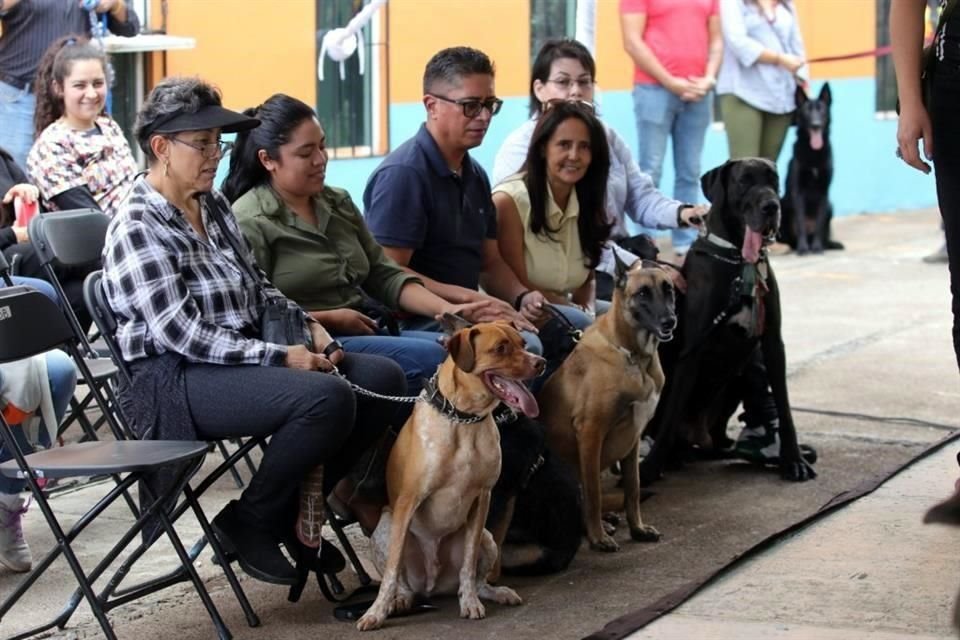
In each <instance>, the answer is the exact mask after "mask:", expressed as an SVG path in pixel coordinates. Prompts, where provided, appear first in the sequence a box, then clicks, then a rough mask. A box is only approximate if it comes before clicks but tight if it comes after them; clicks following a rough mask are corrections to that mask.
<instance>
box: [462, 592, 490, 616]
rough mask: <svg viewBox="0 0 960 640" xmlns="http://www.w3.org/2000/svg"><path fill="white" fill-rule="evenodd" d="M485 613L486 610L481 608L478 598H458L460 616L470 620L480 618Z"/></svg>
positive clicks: (481, 604)
mask: <svg viewBox="0 0 960 640" xmlns="http://www.w3.org/2000/svg"><path fill="white" fill-rule="evenodd" d="M486 615H487V610H486V609H484V608H483V603H482V602H480V598H478V597H477V596H473V597H472V598H460V617H461V618H469V619H470V620H480V619H482V618H483V617H484V616H486Z"/></svg>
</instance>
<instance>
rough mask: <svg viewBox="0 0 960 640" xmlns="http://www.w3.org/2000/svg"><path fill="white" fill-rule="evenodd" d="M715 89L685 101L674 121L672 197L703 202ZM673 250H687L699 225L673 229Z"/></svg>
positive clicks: (682, 251) (695, 237) (679, 251)
mask: <svg viewBox="0 0 960 640" xmlns="http://www.w3.org/2000/svg"><path fill="white" fill-rule="evenodd" d="M712 101H713V93H708V94H707V95H706V96H704V98H703V99H702V100H699V101H697V102H684V103H682V105H681V108H680V111H679V113H678V114H677V118H676V120H674V122H673V167H674V174H675V178H674V186H673V197H674V198H676V199H677V200H679V201H681V202H689V203H690V204H696V203H697V202H700V158H701V156H702V155H703V143H704V140H705V139H706V137H707V127H708V126H709V125H710V111H711V109H710V104H711V102H712ZM670 233H671V235H672V237H673V250H674V251H676V252H677V253H686V252H687V250H688V249H689V248H690V245H691V244H693V241H694V240H696V239H697V230H696V229H674V230H673V231H671V232H670Z"/></svg>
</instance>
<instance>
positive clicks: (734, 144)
mask: <svg viewBox="0 0 960 640" xmlns="http://www.w3.org/2000/svg"><path fill="white" fill-rule="evenodd" d="M720 112H721V114H722V115H723V127H724V129H725V130H726V132H727V148H728V149H729V151H730V159H731V160H737V159H739V158H753V157H756V156H757V155H758V154H759V153H760V138H761V128H762V126H763V116H762V114H761V112H760V111H758V110H757V109H754V108H753V107H751V106H750V105H748V104H747V103H746V102H744V101H743V100H741V99H740V98H738V97H737V96H735V95H733V94H732V93H728V94H724V95H722V96H720Z"/></svg>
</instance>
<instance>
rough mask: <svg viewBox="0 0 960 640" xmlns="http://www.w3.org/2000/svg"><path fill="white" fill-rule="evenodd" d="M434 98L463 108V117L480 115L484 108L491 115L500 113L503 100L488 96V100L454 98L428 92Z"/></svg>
mask: <svg viewBox="0 0 960 640" xmlns="http://www.w3.org/2000/svg"><path fill="white" fill-rule="evenodd" d="M429 95H431V96H433V97H434V98H436V99H437V100H443V101H444V102H449V103H450V104H455V105H457V106H459V107H460V108H461V109H463V116H464V117H465V118H476V117H477V116H479V115H480V112H481V111H482V110H483V109H486V110H487V111H489V112H490V115H491V116H495V115H497V114H498V113H500V107H502V106H503V100H501V99H499V98H490V99H488V100H477V99H476V98H459V99H457V100H454V99H452V98H448V97H446V96H438V95H436V94H435V93H431V94H429Z"/></svg>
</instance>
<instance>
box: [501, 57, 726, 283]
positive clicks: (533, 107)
mask: <svg viewBox="0 0 960 640" xmlns="http://www.w3.org/2000/svg"><path fill="white" fill-rule="evenodd" d="M596 79H597V73H596V63H595V62H594V59H593V56H591V55H590V52H589V51H588V50H587V48H586V47H584V46H583V45H582V44H580V43H579V42H577V41H576V40H549V41H547V42H546V43H544V45H543V47H541V49H540V51H539V53H537V57H536V59H535V60H534V63H533V69H532V71H531V78H530V113H531V118H530V120H528V121H526V122H524V123H523V124H522V125H520V126H519V127H518V128H517V129H515V130H514V131H513V132H512V133H510V135H508V136H507V138H506V140H504V142H503V145H502V146H501V147H500V150H499V151H498V152H497V155H496V158H495V159H494V162H493V175H492V181H493V184H498V183H500V182H502V181H503V180H504V179H506V178H507V177H508V176H510V175H512V174H514V173H516V172H517V171H519V170H520V165H521V164H523V161H524V159H525V158H526V156H527V149H528V148H529V146H530V137H531V135H532V134H533V129H534V127H535V126H536V124H537V118H538V117H539V115H540V112H541V111H542V110H543V105H544V104H545V103H546V102H548V101H549V100H554V99H561V100H582V101H586V102H592V101H593V92H594V83H595V82H596ZM604 130H605V133H606V137H607V144H608V145H609V148H610V171H609V174H608V177H607V184H606V201H605V210H606V214H607V220H608V222H610V223H611V224H612V225H613V227H612V228H611V231H610V237H611V239H613V240H620V239H623V238H626V237H627V236H628V235H630V234H629V232H628V231H627V227H626V222H625V216H629V217H630V219H631V220H633V221H634V222H636V223H637V224H639V225H640V226H642V227H645V228H648V229H675V228H677V227H678V226H688V225H689V224H691V223H692V222H693V221H695V220H698V219H700V218H702V217H703V216H704V215H705V214H706V211H707V207H705V206H702V205H701V206H692V205H690V204H685V203H682V202H679V201H678V200H674V199H673V198H668V197H667V196H665V195H663V194H662V193H660V192H659V191H657V189H656V187H655V186H654V185H653V181H652V180H651V179H650V176H648V175H646V174H645V173H643V172H642V171H640V167H639V166H638V165H637V163H636V162H635V161H634V159H633V157H632V156H631V154H630V148H629V147H628V146H627V143H626V142H625V141H624V140H623V138H621V137H620V135H619V134H618V133H617V132H616V131H614V130H613V129H611V128H609V127H607V126H606V125H604ZM611 244H612V243H611ZM619 251H621V252H623V253H624V254H626V253H627V252H624V251H623V250H622V249H620V250H619ZM623 257H624V259H625V260H627V261H630V259H631V256H629V255H624V256H623ZM598 270H599V271H602V272H605V273H608V274H611V275H612V274H613V257H612V253H610V251H605V252H604V255H603V258H602V259H601V262H600V265H599V266H598Z"/></svg>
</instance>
